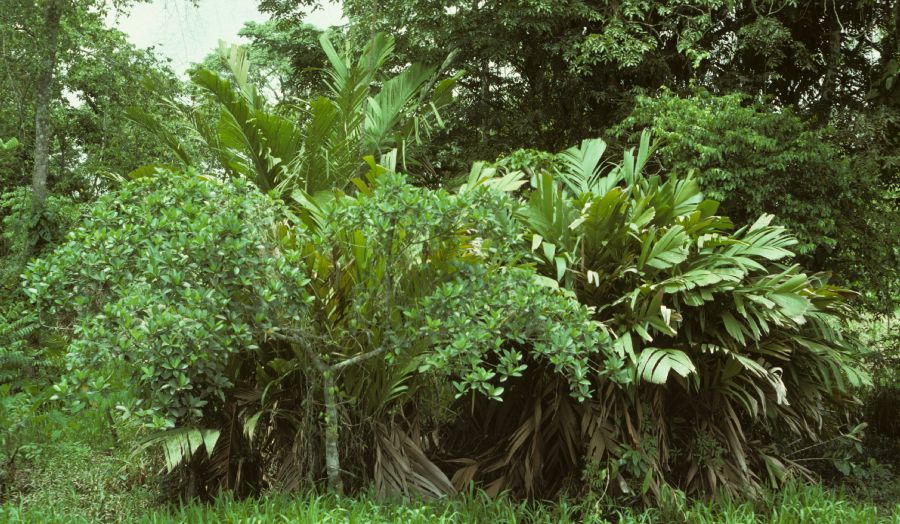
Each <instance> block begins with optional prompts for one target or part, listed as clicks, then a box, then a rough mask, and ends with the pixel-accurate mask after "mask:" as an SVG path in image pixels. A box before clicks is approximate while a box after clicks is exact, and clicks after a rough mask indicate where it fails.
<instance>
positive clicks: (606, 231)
mask: <svg viewBox="0 0 900 524" xmlns="http://www.w3.org/2000/svg"><path fill="white" fill-rule="evenodd" d="M604 150H605V144H604V143H603V142H602V141H600V140H586V141H584V142H583V143H582V144H581V146H580V147H574V148H571V149H568V150H566V151H564V152H563V153H561V154H559V155H558V156H557V158H556V159H555V162H553V163H550V164H549V165H550V166H551V167H549V168H543V169H540V168H539V169H537V170H536V173H535V174H534V176H533V177H532V180H531V182H532V189H531V190H530V191H528V192H527V194H526V196H525V201H524V202H523V204H522V206H521V208H520V209H519V210H518V212H517V216H518V218H519V219H520V220H521V221H522V223H523V224H524V225H525V226H526V227H527V229H528V233H527V234H526V242H527V244H528V245H529V247H530V248H531V249H532V251H533V253H534V257H535V262H536V263H537V264H538V267H539V269H540V271H541V272H542V273H543V274H544V275H546V276H547V277H549V278H551V279H554V280H555V281H557V282H558V283H559V285H560V286H561V287H562V288H564V289H566V290H569V291H570V292H571V293H572V294H573V297H575V298H576V299H577V300H578V301H579V302H580V303H582V304H584V305H587V306H590V307H592V308H594V311H595V315H594V318H595V319H596V320H597V321H600V322H602V323H603V324H604V325H605V326H606V327H607V329H609V330H610V332H611V333H612V334H613V337H614V339H615V342H614V345H613V347H612V351H610V352H607V353H600V354H598V355H597V357H599V358H596V359H595V360H594V361H593V362H592V369H593V374H592V376H591V381H592V384H593V386H594V387H595V388H596V393H595V395H594V396H593V398H591V399H590V400H589V401H588V402H586V403H583V404H577V403H574V402H572V400H571V398H570V397H567V396H566V395H561V394H560V392H559V391H560V389H562V390H565V389H566V388H564V387H563V388H561V386H560V385H559V384H558V381H556V380H555V379H553V378H552V377H550V380H547V377H535V380H536V385H537V386H538V387H530V388H522V389H520V390H519V391H518V392H517V395H518V397H517V396H511V398H505V399H504V402H505V403H509V404H511V406H510V407H509V409H508V410H504V409H502V408H491V409H485V410H484V411H483V412H482V416H484V417H487V418H488V420H481V421H477V420H473V422H474V423H478V424H479V427H481V425H483V427H494V428H499V429H495V430H494V431H495V432H496V433H497V434H496V435H494V437H493V438H492V439H490V440H489V441H490V442H498V440H499V442H500V443H499V444H492V445H491V446H489V448H488V449H485V447H484V446H480V447H478V446H476V449H479V450H480V451H481V454H480V455H479V456H477V460H469V461H468V462H466V463H465V464H466V467H465V468H464V469H463V470H460V471H465V475H464V476H463V478H473V477H474V478H479V477H480V478H486V479H489V480H491V479H492V480H493V482H494V484H495V488H496V489H500V488H513V489H518V490H521V491H523V492H527V493H534V492H538V491H539V489H540V487H542V486H543V487H544V488H546V487H547V486H548V485H549V486H557V487H559V486H560V485H561V484H559V482H560V480H559V474H560V472H562V473H563V474H565V472H566V471H568V470H571V468H574V467H579V466H587V469H588V476H589V477H590V478H593V479H599V483H600V485H601V486H602V487H603V489H615V490H618V491H620V492H624V493H626V494H639V495H640V494H647V493H648V492H652V494H653V495H655V496H657V497H658V496H660V495H661V493H662V492H663V491H664V490H665V488H666V487H672V486H674V487H677V488H681V489H684V490H686V491H688V492H695V493H698V492H702V493H713V492H716V491H719V490H725V491H728V492H730V493H732V494H736V493H738V492H745V493H746V492H747V490H749V491H750V492H752V491H753V490H755V489H756V488H758V487H759V486H761V485H763V484H772V485H777V484H779V483H780V482H781V481H782V480H783V479H784V478H785V476H786V475H787V474H788V472H789V470H791V469H792V467H793V469H794V470H800V469H802V468H800V467H799V465H798V464H795V463H791V462H790V461H788V460H787V459H786V458H784V456H783V455H782V454H781V453H780V451H781V450H779V449H778V446H777V445H776V443H777V442H778V440H779V438H780V437H781V436H782V435H784V434H786V433H787V434H792V435H794V437H800V438H806V439H809V440H812V441H814V442H815V441H816V439H817V438H819V436H820V435H821V432H822V431H828V429H829V428H828V427H827V426H826V427H824V428H823V417H825V416H826V413H827V412H828V410H829V409H830V408H829V407H827V406H837V407H841V406H846V405H848V403H850V402H852V401H853V395H854V392H855V391H856V388H858V387H859V386H861V385H863V384H865V383H867V382H868V378H867V376H866V375H865V373H864V372H863V371H861V369H860V367H859V365H858V362H857V358H858V356H859V349H858V346H857V345H856V344H855V342H854V340H852V339H851V338H848V336H847V335H846V334H845V333H844V332H843V330H842V321H843V320H844V319H846V318H847V317H848V316H849V315H850V313H851V310H850V307H849V303H848V299H849V298H851V297H852V296H853V294H852V293H851V292H849V291H847V290H844V289H840V288H837V287H834V286H831V285H829V284H828V283H827V276H826V275H819V274H817V275H807V274H805V273H804V272H803V271H802V270H801V268H799V267H798V266H797V265H796V264H792V263H791V260H792V258H793V257H794V253H793V252H792V251H791V246H793V245H794V244H795V243H796V241H795V240H794V239H793V237H791V236H790V235H789V234H788V233H787V232H786V231H785V230H784V228H782V227H779V226H775V225H773V224H772V219H773V217H771V216H763V217H760V218H759V220H757V221H756V222H755V223H754V224H751V225H748V226H744V227H740V228H737V229H735V228H734V226H733V224H732V223H731V221H730V220H729V219H728V218H727V217H723V216H719V215H716V210H717V207H718V204H717V203H716V202H714V201H711V200H707V199H704V197H703V194H702V192H701V190H700V187H699V186H698V184H697V182H696V181H695V180H693V179H691V178H678V177H668V178H666V177H663V176H659V175H647V174H645V173H644V168H645V166H646V165H647V160H648V158H649V157H650V155H651V153H652V147H651V145H650V137H649V134H647V133H645V134H644V135H643V137H642V140H641V144H640V147H639V148H638V150H637V152H634V151H627V152H626V153H625V155H624V158H623V160H622V162H621V163H618V164H604V163H602V162H601V158H602V155H603V152H604ZM544 165H545V166H546V165H548V164H546V163H545V164H544ZM552 166H557V167H552ZM506 179H507V180H506V181H505V182H503V184H506V185H508V184H509V182H510V174H507V175H506ZM520 179H521V177H520ZM493 180H494V183H498V182H499V181H501V180H502V179H498V178H497V177H494V179H493ZM512 180H515V177H514V176H513V178H512ZM611 370H617V371H615V373H611V372H610V371H611ZM501 420H502V424H497V422H498V421H501ZM504 436H505V439H503V437H504ZM463 440H465V439H463ZM466 444H467V445H468V444H471V440H468V441H466ZM554 479H556V480H554Z"/></svg>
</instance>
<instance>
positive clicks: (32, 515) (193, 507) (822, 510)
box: [0, 484, 900, 524]
mask: <svg viewBox="0 0 900 524" xmlns="http://www.w3.org/2000/svg"><path fill="white" fill-rule="evenodd" d="M112 509H113V512H112V514H110V513H109V512H108V513H107V514H106V515H105V516H106V517H107V519H108V520H112V521H119V522H136V523H146V524H157V523H171V522H191V523H207V522H208V523H213V522H215V523H219V522H223V523H268V522H284V523H287V522H292V523H293V522H297V523H360V524H361V523H403V524H407V523H408V524H416V523H432V522H435V523H441V524H451V523H454V524H455V523H460V524H462V523H470V522H488V523H492V524H495V523H496V524H500V523H507V522H508V523H517V522H530V523H535V524H537V523H548V524H549V523H556V522H560V523H576V522H585V523H603V522H623V523H656V522H666V523H698V524H703V523H728V524H751V523H774V524H803V523H810V524H813V523H815V524H820V523H841V524H844V523H846V524H854V523H866V524H869V523H878V522H885V523H898V524H900V502H896V501H895V503H894V505H893V507H885V506H876V505H874V504H871V503H864V502H860V501H854V500H852V499H849V498H847V497H844V496H843V494H842V493H840V492H835V491H830V490H827V489H825V488H823V487H821V486H818V485H805V484H803V485H802V484H794V485H789V486H788V487H787V488H786V489H785V490H783V491H781V492H780V493H777V494H775V493H773V494H770V495H769V496H766V497H763V498H761V499H759V500H756V501H753V502H741V503H728V502H718V503H711V504H704V503H700V502H695V503H688V504H676V505H674V506H673V507H671V508H667V509H659V508H651V509H646V510H643V511H637V510H630V509H625V510H621V509H619V510H617V509H615V508H610V507H604V506H593V507H591V506H580V505H577V504H573V503H569V502H567V501H565V500H563V501H558V502H556V503H553V504H528V503H521V502H512V501H510V500H508V499H504V498H499V499H489V498H487V497H486V496H484V495H483V494H480V493H472V494H468V495H466V496H462V497H459V498H455V499H448V500H440V501H433V502H405V503H401V502H383V501H378V500H376V499H375V498H373V497H368V496H364V497H360V498H355V499H350V498H339V497H335V496H323V495H308V496H306V497H290V496H286V495H272V496H269V497H264V498H260V499H249V500H244V501H236V500H233V499H229V498H222V499H219V500H217V501H216V502H215V503H213V504H209V505H203V504H196V503H192V504H188V505H183V506H173V507H166V508H159V509H155V510H150V511H148V512H146V513H143V514H140V515H133V514H132V515H129V514H126V513H121V512H120V513H117V514H116V513H115V508H112ZM109 517H113V518H111V519H110V518H109ZM95 521H96V520H95V519H94V518H91V517H87V516H84V515H79V514H78V513H77V511H76V512H73V511H71V510H70V509H69V508H66V507H63V506H61V505H60V506H57V505H50V504H47V505H42V506H23V505H22V504H19V505H16V504H7V505H6V506H3V507H0V522H8V523H20V522H21V523H34V522H48V523H55V522H59V523H66V524H68V523H81V522H95Z"/></svg>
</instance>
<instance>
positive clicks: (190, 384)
mask: <svg viewBox="0 0 900 524" xmlns="http://www.w3.org/2000/svg"><path fill="white" fill-rule="evenodd" d="M275 216H276V213H275V206H274V205H273V204H272V202H271V201H269V200H268V199H267V198H265V197H264V196H262V195H260V194H259V193H257V192H255V190H253V189H251V188H250V187H249V186H248V185H247V184H245V183H240V182H239V183H236V184H233V185H232V184H223V183H220V182H216V181H213V180H210V179H205V178H202V177H199V176H196V175H178V174H174V173H171V174H165V175H160V176H159V177H153V178H146V179H142V180H139V181H137V182H134V183H131V184H126V185H124V186H123V188H122V189H121V190H119V191H117V192H115V193H111V194H108V195H105V196H104V197H102V198H100V199H99V200H98V201H97V203H96V204H94V205H93V206H92V207H91V210H90V213H89V214H88V216H87V218H86V219H85V221H84V222H83V223H82V224H81V225H80V226H79V227H78V228H77V229H75V230H74V231H73V232H72V233H70V235H69V237H68V241H67V242H66V243H65V244H63V245H62V246H60V247H59V248H57V249H56V250H55V251H54V252H53V254H52V256H49V257H47V258H43V259H38V260H35V261H33V262H32V263H30V264H29V265H28V267H27V271H26V274H25V277H24V278H25V284H24V288H25V293H26V294H27V295H28V297H29V298H30V299H31V301H32V304H33V306H34V308H35V310H36V311H39V312H40V314H41V315H42V321H43V322H44V323H45V324H46V325H51V326H59V327H60V328H61V329H62V330H64V332H65V331H68V330H69V329H72V330H74V333H75V334H76V336H75V337H74V338H73V339H72V343H71V345H70V346H69V350H68V358H67V359H68V362H67V365H68V367H69V369H70V370H83V369H89V370H98V369H102V368H103V367H104V366H105V364H107V363H109V362H124V363H127V365H126V366H121V367H120V369H119V370H118V371H119V373H118V376H116V377H113V380H116V381H118V382H117V384H116V386H117V387H119V388H123V389H128V390H132V391H133V392H134V394H135V396H136V397H137V398H139V399H142V400H144V403H143V404H141V405H140V406H139V412H140V413H141V414H142V415H143V416H145V417H146V418H147V419H148V420H151V421H152V422H153V424H154V425H156V426H157V427H161V428H163V427H172V426H174V424H175V423H176V421H177V422H180V423H191V422H197V421H198V420H199V419H200V418H201V417H202V416H203V409H202V408H204V407H205V406H206V405H207V404H209V403H219V405H221V403H222V402H223V401H224V392H225V390H226V389H228V388H230V387H231V386H232V383H231V380H230V375H229V372H228V370H227V367H228V365H229V363H230V358H231V356H232V355H235V354H238V353H241V352H248V351H253V350H255V349H256V342H257V340H256V336H257V334H258V333H259V331H260V330H262V329H265V328H266V327H268V326H269V324H267V322H268V321H269V319H270V318H271V314H269V311H270V310H271V309H273V308H275V307H288V308H289V307H293V305H294V304H295V302H296V299H295V297H294V296H293V295H291V290H290V288H288V287H285V285H284V282H285V280H284V279H280V278H276V276H280V275H284V276H285V278H287V279H288V280H289V279H291V278H294V279H295V281H296V279H299V278H300V276H299V275H298V274H297V272H296V271H295V270H292V269H291V268H289V267H287V260H286V259H285V258H284V257H277V256H275V248H274V246H273V245H272V244H271V243H268V244H267V243H266V239H267V235H268V234H269V233H268V232H269V230H270V229H271V228H272V227H274V226H275ZM300 303H301V304H302V300H301V301H300ZM282 305H283V306H282ZM74 375H75V374H72V375H70V376H74ZM85 379H89V380H91V381H94V382H95V383H92V384H86V383H79V382H78V381H76V382H75V383H70V384H68V385H69V389H70V390H73V391H74V390H78V389H80V388H82V387H89V386H90V387H91V388H93V389H95V390H101V389H103V387H104V384H103V382H104V380H105V379H104V377H98V376H97V373H93V374H89V375H88V376H86V377H85Z"/></svg>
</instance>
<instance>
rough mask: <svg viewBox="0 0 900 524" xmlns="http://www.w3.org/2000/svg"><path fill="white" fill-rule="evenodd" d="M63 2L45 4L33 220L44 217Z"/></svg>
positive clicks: (36, 121)
mask: <svg viewBox="0 0 900 524" xmlns="http://www.w3.org/2000/svg"><path fill="white" fill-rule="evenodd" d="M62 2H63V0H48V1H47V10H46V11H45V13H44V31H45V34H46V36H47V41H46V42H45V45H46V47H45V48H44V57H43V60H42V61H41V71H40V74H39V78H38V84H37V100H36V103H35V116H34V172H33V173H32V176H31V191H32V193H31V194H32V209H33V213H34V214H35V216H36V217H38V219H39V217H41V216H42V215H43V213H44V204H45V202H46V200H47V171H48V167H49V163H50V91H51V87H52V83H53V75H54V73H55V72H56V51H57V41H58V40H59V26H60V18H61V16H62Z"/></svg>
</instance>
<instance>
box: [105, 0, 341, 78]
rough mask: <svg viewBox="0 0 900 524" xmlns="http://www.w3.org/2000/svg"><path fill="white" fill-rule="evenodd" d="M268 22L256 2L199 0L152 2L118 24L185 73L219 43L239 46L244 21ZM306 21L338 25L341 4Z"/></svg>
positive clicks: (136, 8) (324, 8) (136, 41)
mask: <svg viewBox="0 0 900 524" xmlns="http://www.w3.org/2000/svg"><path fill="white" fill-rule="evenodd" d="M265 19H266V16H264V15H263V14H262V13H260V12H259V11H258V10H257V8H256V0H199V2H198V5H197V6H196V7H195V6H193V5H192V3H191V2H190V1H189V0H152V1H151V2H148V3H141V4H137V5H135V6H134V7H132V8H131V12H130V13H129V14H128V16H126V17H122V18H120V19H119V20H118V24H117V25H118V27H119V29H120V30H121V31H123V32H124V33H126V34H127V35H128V37H129V39H130V40H131V42H132V43H134V44H135V45H136V46H138V47H142V48H143V47H150V46H154V47H155V48H156V50H157V52H158V53H159V54H160V55H162V56H164V57H167V58H170V59H171V60H172V68H173V69H174V70H175V71H176V72H178V73H183V72H184V70H185V69H186V68H187V67H188V66H189V65H190V64H191V63H192V62H199V61H200V60H202V59H203V57H205V56H206V55H207V54H208V53H209V52H210V51H212V50H213V49H215V48H216V47H218V45H219V40H225V41H226V42H230V43H240V42H241V41H242V39H241V38H239V37H238V31H240V29H241V27H243V25H244V22H248V21H251V20H252V21H256V22H261V21H263V20H265ZM306 21H307V22H308V23H311V24H315V25H318V26H321V27H328V26H330V25H335V24H338V23H340V22H341V8H340V5H335V4H331V3H324V5H323V6H322V7H321V8H320V9H318V10H317V11H316V12H314V13H312V14H311V15H310V16H309V17H307V19H306Z"/></svg>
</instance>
